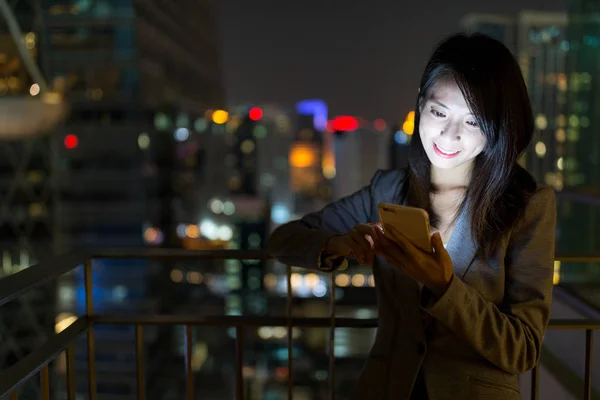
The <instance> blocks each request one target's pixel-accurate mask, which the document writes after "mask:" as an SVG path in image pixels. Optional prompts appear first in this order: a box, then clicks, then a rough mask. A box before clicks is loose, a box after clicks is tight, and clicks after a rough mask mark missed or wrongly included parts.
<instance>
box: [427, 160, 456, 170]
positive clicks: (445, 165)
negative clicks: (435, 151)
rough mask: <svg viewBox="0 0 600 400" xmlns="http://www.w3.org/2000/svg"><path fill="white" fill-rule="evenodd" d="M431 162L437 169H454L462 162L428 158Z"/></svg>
mask: <svg viewBox="0 0 600 400" xmlns="http://www.w3.org/2000/svg"><path fill="white" fill-rule="evenodd" d="M429 161H431V164H432V165H433V166H434V167H436V168H439V169H454V168H456V167H460V166H461V165H462V164H463V162H461V161H458V160H435V159H434V160H431V159H430V160H429Z"/></svg>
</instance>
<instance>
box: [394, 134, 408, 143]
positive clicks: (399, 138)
mask: <svg viewBox="0 0 600 400" xmlns="http://www.w3.org/2000/svg"><path fill="white" fill-rule="evenodd" d="M394 140H395V141H396V143H398V144H406V143H408V135H407V134H406V133H405V132H404V131H397V132H396V133H395V134H394Z"/></svg>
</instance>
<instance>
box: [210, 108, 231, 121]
mask: <svg viewBox="0 0 600 400" xmlns="http://www.w3.org/2000/svg"><path fill="white" fill-rule="evenodd" d="M228 119H229V113H228V112H227V111H225V110H217V111H215V112H213V113H212V121H213V122H214V123H215V124H217V125H222V124H224V123H225V122H227V120H228Z"/></svg>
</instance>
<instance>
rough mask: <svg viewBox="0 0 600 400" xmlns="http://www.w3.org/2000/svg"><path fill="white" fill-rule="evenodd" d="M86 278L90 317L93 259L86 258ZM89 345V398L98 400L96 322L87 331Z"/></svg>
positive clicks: (87, 311)
mask: <svg viewBox="0 0 600 400" xmlns="http://www.w3.org/2000/svg"><path fill="white" fill-rule="evenodd" d="M83 275H84V280H85V313H86V315H87V316H88V317H90V318H91V317H93V315H94V301H93V298H94V297H93V293H92V260H91V259H89V260H86V262H85V264H84V273H83ZM87 345H88V385H89V388H88V390H89V397H88V398H89V400H96V362H95V360H96V343H95V341H94V323H93V321H92V324H91V325H90V327H89V329H88V331H87Z"/></svg>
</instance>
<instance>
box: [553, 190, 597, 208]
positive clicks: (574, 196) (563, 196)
mask: <svg viewBox="0 0 600 400" xmlns="http://www.w3.org/2000/svg"><path fill="white" fill-rule="evenodd" d="M556 198H557V199H558V200H559V201H560V200H572V201H575V202H578V203H584V204H590V205H596V206H597V205H600V196H598V195H596V194H594V193H583V192H579V191H576V190H572V189H571V190H569V189H567V190H565V189H563V190H561V191H557V192H556Z"/></svg>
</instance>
